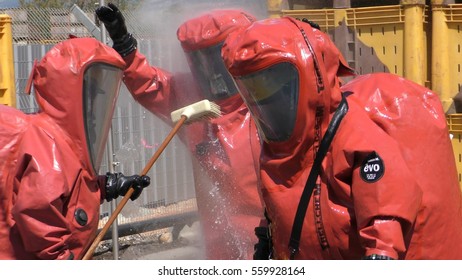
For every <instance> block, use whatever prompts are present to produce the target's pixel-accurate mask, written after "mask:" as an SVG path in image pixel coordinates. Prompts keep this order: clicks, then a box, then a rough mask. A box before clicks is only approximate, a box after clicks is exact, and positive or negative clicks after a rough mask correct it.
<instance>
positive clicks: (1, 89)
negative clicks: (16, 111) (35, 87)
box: [0, 14, 16, 107]
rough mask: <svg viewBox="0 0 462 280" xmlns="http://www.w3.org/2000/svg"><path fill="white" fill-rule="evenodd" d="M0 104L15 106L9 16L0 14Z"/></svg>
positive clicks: (11, 33) (11, 34)
mask: <svg viewBox="0 0 462 280" xmlns="http://www.w3.org/2000/svg"><path fill="white" fill-rule="evenodd" d="M0 104H4V105H8V106H11V107H16V90H15V79H14V64H13V32H12V28H11V17H10V16H8V15H6V14H0Z"/></svg>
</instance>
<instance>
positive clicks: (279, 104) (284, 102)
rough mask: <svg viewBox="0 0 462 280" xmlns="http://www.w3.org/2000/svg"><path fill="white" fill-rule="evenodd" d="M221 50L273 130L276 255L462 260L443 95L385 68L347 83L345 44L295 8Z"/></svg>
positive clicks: (268, 194) (264, 125)
mask: <svg viewBox="0 0 462 280" xmlns="http://www.w3.org/2000/svg"><path fill="white" fill-rule="evenodd" d="M222 56H223V59H224V61H225V65H226V66H227V67H228V69H229V71H230V73H231V74H232V75H233V76H234V78H235V79H236V82H237V84H238V85H239V89H240V92H241V93H242V96H243V97H244V100H245V102H246V103H247V105H248V106H249V109H250V111H251V112H252V116H253V117H254V118H255V120H256V124H257V126H258V128H259V132H260V137H262V138H263V139H264V143H263V144H262V155H261V158H260V164H261V170H260V175H261V179H262V194H263V199H264V202H265V205H266V208H267V211H268V216H269V219H270V222H271V224H270V228H271V235H272V241H273V258H276V259H289V258H295V259H361V258H366V259H390V258H391V259H462V245H459V244H460V242H459V240H460V239H461V238H462V214H461V209H462V203H461V201H462V200H461V194H460V191H459V185H458V180H457V172H456V166H455V162H454V155H453V152H452V146H451V143H450V140H449V135H448V130H447V127H446V118H445V115H444V112H443V110H442V107H441V104H440V101H439V99H438V97H437V96H436V95H435V94H434V93H432V92H431V91H430V90H429V89H427V88H425V87H422V86H419V85H417V84H414V83H413V82H410V81H408V80H405V79H403V78H400V77H398V76H395V75H392V74H384V73H382V74H370V75H364V76H359V77H357V78H356V79H354V80H353V81H352V82H350V83H348V84H346V85H344V86H343V87H340V82H339V78H338V76H341V75H343V74H346V73H345V70H347V69H346V67H345V66H344V65H345V63H344V60H343V58H342V57H341V55H340V53H339V51H338V49H337V48H336V47H335V46H334V44H333V43H332V42H331V40H330V39H329V38H328V36H327V35H326V34H324V33H322V32H321V31H319V30H317V29H314V28H312V27H311V26H310V25H308V24H306V23H303V22H301V21H297V20H295V19H293V18H289V17H284V18H280V19H268V20H263V21H259V22H255V23H254V24H252V25H251V26H250V27H249V28H247V29H245V30H242V31H240V32H237V33H234V34H232V35H230V36H229V37H228V38H227V40H226V41H225V44H224V46H223V50H222ZM342 92H343V96H344V97H346V103H344V102H340V101H341V100H342ZM274 104H276V105H274ZM344 104H346V107H343V105H344ZM273 105H274V106H273ZM341 105H342V107H341ZM337 107H341V108H347V111H346V113H345V114H344V116H343V119H341V122H340V124H339V126H338V127H337V131H336V133H335V132H332V131H335V130H332V131H331V130H327V128H328V125H329V123H330V122H331V121H333V119H334V118H335V116H337V115H334V112H335V110H336V109H337ZM280 119H282V120H283V123H282V122H281V121H280ZM329 128H331V127H330V126H329ZM333 133H335V134H333ZM326 135H330V136H332V135H333V140H332V142H331V143H330V146H328V149H327V154H326V155H325V157H324V159H323V161H322V165H321V166H320V171H319V173H318V175H317V176H316V177H314V178H315V179H316V181H315V182H316V184H313V186H314V190H313V192H312V194H311V197H310V199H309V203H308V205H307V209H306V212H304V214H305V216H304V218H303V220H302V221H301V222H300V221H298V222H299V225H300V224H301V225H302V231H301V237H300V239H299V240H298V241H299V251H296V250H295V251H291V249H293V248H295V247H292V244H296V243H293V240H291V239H290V237H291V236H293V235H291V234H292V228H293V225H294V220H295V216H296V211H297V206H298V204H299V202H300V197H301V195H302V191H303V189H304V188H305V184H306V182H307V178H308V176H309V173H310V171H311V169H312V167H313V166H314V162H315V156H316V155H319V153H318V151H319V150H321V149H322V147H323V145H322V143H323V142H322V140H324V139H323V137H324V138H325V137H327V136H326ZM321 139H322V140H321ZM313 169H314V167H313ZM289 244H291V246H290V247H289ZM296 245H297V244H296Z"/></svg>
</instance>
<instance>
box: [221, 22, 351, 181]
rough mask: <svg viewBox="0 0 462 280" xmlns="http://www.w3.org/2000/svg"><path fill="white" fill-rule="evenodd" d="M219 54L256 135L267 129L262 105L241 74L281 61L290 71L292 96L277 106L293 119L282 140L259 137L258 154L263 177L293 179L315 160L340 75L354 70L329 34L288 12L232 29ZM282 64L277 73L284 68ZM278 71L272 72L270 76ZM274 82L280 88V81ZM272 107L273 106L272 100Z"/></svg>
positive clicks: (255, 72) (337, 92) (337, 94)
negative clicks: (239, 93) (234, 81)
mask: <svg viewBox="0 0 462 280" xmlns="http://www.w3.org/2000/svg"><path fill="white" fill-rule="evenodd" d="M222 57H223V60H224V63H225V65H226V67H227V68H228V70H229V72H230V73H231V75H232V76H233V77H234V78H235V80H236V82H237V84H238V87H239V89H240V91H241V95H242V96H243V99H244V101H245V102H246V104H247V106H248V107H249V109H250V111H251V113H252V116H253V118H254V119H255V120H256V123H257V126H258V127H259V133H260V135H264V134H265V128H264V127H263V125H262V122H264V121H265V120H264V118H263V117H262V116H261V112H259V111H258V110H259V109H260V108H261V107H258V106H253V104H254V103H255V99H261V98H262V97H261V96H256V95H258V93H256V92H258V90H257V91H255V89H251V88H249V87H248V86H249V84H248V83H246V82H245V80H248V79H252V78H253V77H255V76H261V74H262V73H263V74H264V72H270V70H273V69H276V68H278V66H279V65H282V66H283V67H279V68H282V70H284V69H287V70H286V71H289V70H290V71H292V74H291V75H290V77H292V79H291V80H290V83H289V84H291V87H290V88H291V94H292V95H294V97H293V98H291V99H290V100H291V101H290V102H281V103H280V106H279V110H280V111H281V112H283V113H284V114H292V115H293V120H294V123H293V124H290V126H292V128H291V131H287V132H286V134H287V136H286V137H285V138H284V139H283V140H278V141H272V140H271V139H268V137H262V138H263V139H266V140H265V143H264V144H263V150H262V156H261V167H262V170H263V174H262V177H265V176H270V177H271V178H273V179H274V178H279V179H278V180H277V181H278V182H281V184H288V185H289V186H290V185H292V183H293V181H294V180H296V179H297V178H298V175H299V173H300V172H301V171H302V170H303V169H304V167H306V166H307V165H308V164H311V163H312V162H313V159H314V156H315V153H316V147H317V144H316V143H319V142H320V140H321V139H322V136H323V135H324V133H325V131H326V129H327V126H328V123H329V118H330V115H331V114H332V113H333V112H334V110H335V108H336V107H337V105H338V103H339V102H340V100H341V92H340V81H339V78H338V77H339V76H343V75H352V74H353V71H352V70H351V69H350V68H349V67H348V66H347V63H346V62H345V60H344V59H343V57H342V55H341V54H340V52H339V50H338V49H337V48H336V47H335V45H334V43H333V42H332V41H331V40H330V39H329V37H328V35H327V34H325V33H323V32H321V31H319V30H317V29H315V28H312V27H311V26H310V25H309V24H307V23H304V22H301V21H298V20H295V19H293V18H291V17H283V18H275V19H265V20H261V21H257V22H255V23H253V24H252V25H251V26H249V27H248V28H247V29H244V30H242V31H239V32H236V33H233V34H231V35H230V36H229V37H228V38H227V39H226V41H225V43H224V45H223V48H222ZM280 70H281V69H279V71H278V72H279V73H283V72H284V71H280ZM273 72H274V71H273ZM276 76H277V75H272V78H271V79H272V82H274V81H275V79H277V78H276ZM294 76H295V77H297V78H296V79H294V78H293V77H294ZM257 80H258V79H254V81H257ZM282 80H283V81H286V79H282ZM294 80H295V81H296V84H295V85H294ZM258 81H262V80H261V79H259V80H258ZM286 82H287V81H286ZM268 83H269V82H266V84H268ZM254 85H255V83H254ZM266 88H268V86H267V87H266ZM273 88H274V91H275V92H276V91H278V86H273ZM294 89H295V90H296V92H294ZM245 92H246V93H247V94H245ZM260 93H261V92H260ZM262 95H265V94H262ZM263 97H265V96H263ZM289 105H292V107H290V106H289ZM272 108H273V109H272V110H273V112H275V111H276V110H275V108H276V106H273V107H272ZM281 115H283V114H282V113H281ZM268 118H269V117H268ZM268 118H267V119H268ZM273 140H274V139H273ZM264 173H266V174H264ZM263 179H264V178H263ZM286 187H287V186H286Z"/></svg>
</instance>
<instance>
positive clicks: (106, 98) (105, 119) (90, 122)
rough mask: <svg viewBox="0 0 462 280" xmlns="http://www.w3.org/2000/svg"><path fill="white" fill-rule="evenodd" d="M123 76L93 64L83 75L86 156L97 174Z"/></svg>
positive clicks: (111, 67)
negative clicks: (87, 154) (87, 153)
mask: <svg viewBox="0 0 462 280" xmlns="http://www.w3.org/2000/svg"><path fill="white" fill-rule="evenodd" d="M122 74H123V72H122V70H121V69H119V68H116V67H114V66H111V65H108V64H102V63H95V64H92V65H91V66H89V67H88V68H87V70H86V71H85V74H84V78H83V106H84V107H83V111H84V112H83V116H84V122H85V132H86V138H87V146H88V152H89V154H90V159H91V163H92V165H93V168H94V170H95V172H96V173H98V171H99V167H100V165H101V160H102V158H103V155H104V152H105V145H106V140H107V136H108V133H109V129H110V127H111V122H112V115H113V113H114V108H115V104H116V101H117V96H118V94H119V89H120V84H121V80H122Z"/></svg>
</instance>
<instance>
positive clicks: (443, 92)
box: [431, 0, 452, 112]
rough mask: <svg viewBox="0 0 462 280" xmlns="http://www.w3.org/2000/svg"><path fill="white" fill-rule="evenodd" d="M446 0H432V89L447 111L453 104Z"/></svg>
mask: <svg viewBox="0 0 462 280" xmlns="http://www.w3.org/2000/svg"><path fill="white" fill-rule="evenodd" d="M444 2H445V1H444V0H432V1H431V5H432V43H431V46H432V47H431V48H432V50H431V55H432V62H431V89H432V90H433V91H435V92H436V93H437V94H438V95H439V97H440V100H441V102H442V104H443V109H444V111H445V112H446V111H447V110H448V109H449V107H450V106H451V104H452V99H451V86H450V82H451V73H450V70H449V48H448V46H449V36H448V26H447V22H446V14H445V11H444V9H443V7H444V5H445V3H444Z"/></svg>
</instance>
